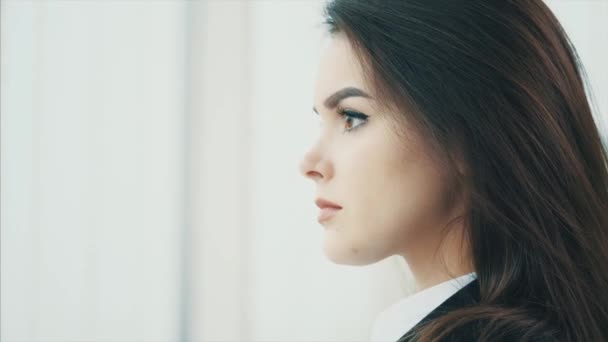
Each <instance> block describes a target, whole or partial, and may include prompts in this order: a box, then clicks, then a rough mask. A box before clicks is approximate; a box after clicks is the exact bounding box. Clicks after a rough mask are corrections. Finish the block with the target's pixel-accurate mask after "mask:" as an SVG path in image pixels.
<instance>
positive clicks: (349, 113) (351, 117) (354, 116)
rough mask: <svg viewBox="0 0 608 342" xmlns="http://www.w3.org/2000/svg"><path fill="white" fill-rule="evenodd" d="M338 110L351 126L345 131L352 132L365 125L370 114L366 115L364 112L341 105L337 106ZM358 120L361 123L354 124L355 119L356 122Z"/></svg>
mask: <svg viewBox="0 0 608 342" xmlns="http://www.w3.org/2000/svg"><path fill="white" fill-rule="evenodd" d="M337 111H338V114H339V115H340V116H342V118H343V120H345V121H346V123H347V125H348V126H349V127H346V128H345V129H344V132H351V131H354V130H356V129H357V128H359V127H361V126H363V125H364V124H365V123H366V122H367V118H368V117H369V116H368V115H365V114H363V113H359V112H357V111H354V110H349V109H344V108H342V107H339V106H338V108H337ZM357 120H358V121H359V122H361V123H360V124H358V125H354V126H353V121H355V122H356V121H357Z"/></svg>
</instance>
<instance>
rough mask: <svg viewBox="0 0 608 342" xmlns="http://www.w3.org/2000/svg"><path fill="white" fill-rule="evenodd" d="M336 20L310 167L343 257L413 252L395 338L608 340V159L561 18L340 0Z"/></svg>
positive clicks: (490, 3)
mask: <svg viewBox="0 0 608 342" xmlns="http://www.w3.org/2000/svg"><path fill="white" fill-rule="evenodd" d="M325 12H326V22H325V23H326V24H327V25H328V30H329V32H330V39H329V42H328V45H327V46H326V47H325V49H324V53H323V55H322V57H321V60H320V63H319V70H318V77H317V81H316V85H315V95H314V108H313V109H314V111H315V112H316V113H317V114H318V115H319V116H320V118H321V128H320V135H319V138H318V140H316V142H315V144H314V145H313V146H312V148H311V149H310V151H308V152H307V154H306V155H305V157H304V159H303V160H302V162H301V165H300V168H301V172H302V173H303V174H304V175H305V176H306V177H309V178H311V179H312V180H314V182H315V183H316V186H317V190H318V191H317V194H318V198H317V201H316V203H317V205H318V206H319V207H320V208H322V210H321V214H320V216H319V222H321V224H322V225H323V226H324V227H325V232H326V236H325V237H326V239H325V243H324V251H325V254H326V255H327V256H328V258H330V259H331V260H332V261H334V262H336V263H341V264H351V265H366V264H371V263H374V262H377V261H380V260H382V259H385V258H387V257H389V256H392V255H400V256H402V257H403V258H404V259H405V261H406V262H407V264H408V266H409V268H410V269H411V271H412V274H413V276H414V279H415V284H416V291H415V294H414V295H412V296H411V297H409V298H407V299H405V301H404V302H402V303H400V304H402V305H400V306H399V305H397V306H393V307H391V308H390V310H388V311H386V312H384V316H381V317H379V320H378V321H377V322H376V323H377V325H376V328H377V327H378V326H380V328H381V329H380V330H381V331H380V332H378V331H377V333H378V334H380V335H381V334H382V329H387V330H391V329H392V330H391V331H390V332H389V333H387V334H385V335H383V336H392V337H393V339H392V340H393V341H397V340H399V341H541V340H542V341H555V340H558V341H608V170H607V169H608V167H607V165H608V155H607V153H606V148H605V146H603V145H602V142H601V139H600V134H599V132H598V128H597V126H596V124H595V123H594V120H593V116H592V111H591V108H590V105H589V102H588V100H587V97H586V88H585V84H584V77H583V76H584V72H583V68H582V66H581V64H580V61H579V58H578V57H577V54H576V51H575V49H574V47H573V46H572V44H571V43H570V41H569V40H568V38H567V36H566V34H565V33H564V30H563V28H562V27H561V26H560V24H559V23H558V21H557V20H556V18H555V16H554V15H553V14H552V13H551V11H550V10H549V9H548V8H547V6H546V5H544V4H543V2H542V1H540V0H466V1H465V0H461V1H459V0H401V1H388V0H365V1H355V0H335V1H331V2H329V3H328V4H327V6H326V11H325ZM399 324H402V326H401V327H400V328H401V330H399V329H398V328H399V326H397V328H396V325H399ZM385 332H386V331H385ZM391 334H392V335H391Z"/></svg>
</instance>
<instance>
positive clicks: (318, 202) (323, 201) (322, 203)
mask: <svg viewBox="0 0 608 342" xmlns="http://www.w3.org/2000/svg"><path fill="white" fill-rule="evenodd" d="M315 204H316V205H317V207H319V208H321V209H325V208H333V209H342V207H341V206H339V205H337V204H336V203H333V202H330V201H328V200H326V199H324V198H317V200H316V201H315Z"/></svg>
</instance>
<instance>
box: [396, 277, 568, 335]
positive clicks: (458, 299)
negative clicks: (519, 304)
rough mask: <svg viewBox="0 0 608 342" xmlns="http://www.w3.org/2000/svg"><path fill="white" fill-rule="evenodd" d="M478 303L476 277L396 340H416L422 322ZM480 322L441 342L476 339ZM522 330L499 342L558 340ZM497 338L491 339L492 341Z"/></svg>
mask: <svg viewBox="0 0 608 342" xmlns="http://www.w3.org/2000/svg"><path fill="white" fill-rule="evenodd" d="M477 303H479V281H478V280H477V279H475V280H473V281H472V282H470V283H469V284H467V285H466V286H464V287H463V288H461V289H460V290H459V291H458V292H456V293H455V294H453V295H452V296H450V297H449V298H448V299H446V300H445V301H444V302H443V303H441V304H440V305H439V306H438V307H437V308H435V309H434V310H433V311H431V312H430V313H429V314H428V315H426V316H425V317H424V318H423V319H422V320H421V321H420V322H419V323H417V324H416V325H415V326H414V327H413V328H412V329H410V331H408V332H407V333H405V335H403V336H401V337H400V338H399V340H397V342H415V341H417V339H416V337H415V336H414V335H413V332H414V331H415V330H416V329H417V328H418V327H420V326H421V325H422V324H423V323H425V322H427V321H429V320H433V319H435V318H438V317H440V316H442V315H444V314H446V313H448V312H450V311H452V310H454V309H458V308H462V307H465V306H471V305H475V304H477ZM481 324H482V323H480V322H473V324H467V325H465V326H463V327H459V328H456V329H455V330H454V331H452V332H451V333H449V334H448V336H447V337H446V338H445V339H442V340H441V342H471V341H478V340H479V339H478V336H479V335H478V329H479V327H480V325H481ZM523 333H524V332H519V335H518V333H517V332H510V334H509V335H508V336H505V337H504V338H501V339H500V341H501V342H516V341H517V342H520V341H539V342H540V341H543V342H546V341H558V340H557V339H555V338H551V337H534V338H533V337H530V336H527V337H524V336H523ZM494 341H498V340H492V342H494Z"/></svg>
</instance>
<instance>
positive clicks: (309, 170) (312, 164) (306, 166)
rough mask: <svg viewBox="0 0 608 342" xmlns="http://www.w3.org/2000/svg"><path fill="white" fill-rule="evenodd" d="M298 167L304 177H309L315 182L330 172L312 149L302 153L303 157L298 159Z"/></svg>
mask: <svg viewBox="0 0 608 342" xmlns="http://www.w3.org/2000/svg"><path fill="white" fill-rule="evenodd" d="M299 169H300V173H301V174H302V175H303V176H304V177H306V178H310V179H312V180H314V181H315V182H316V181H319V180H321V179H324V178H327V177H328V176H329V172H330V170H329V167H328V166H327V163H326V162H324V161H323V160H322V158H320V156H319V154H318V153H317V152H316V150H314V149H313V150H310V151H308V152H307V153H306V154H304V157H303V158H302V160H301V161H300V164H299Z"/></svg>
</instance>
